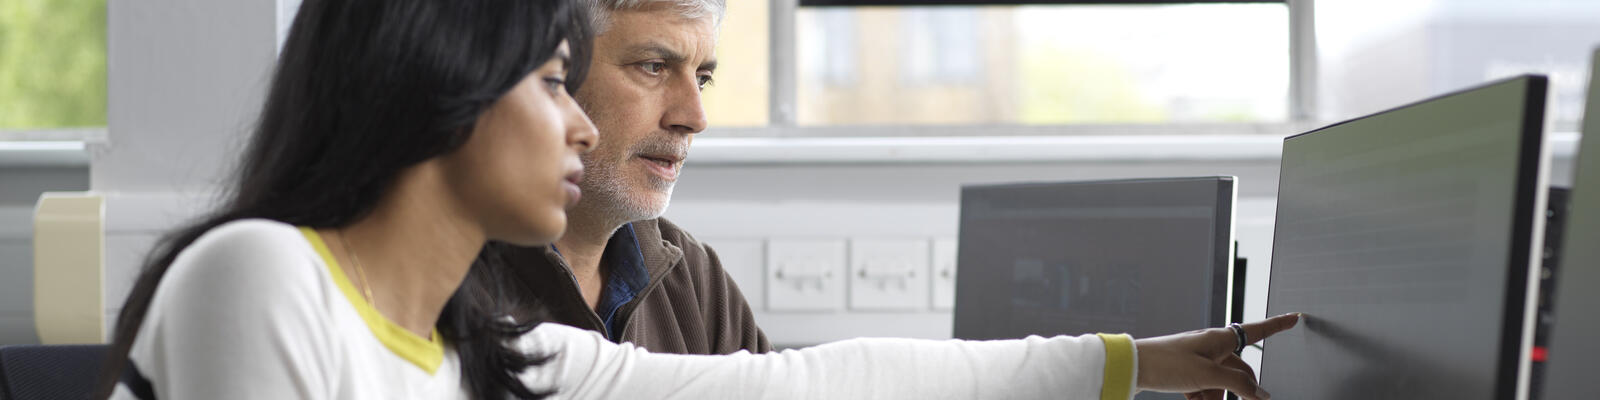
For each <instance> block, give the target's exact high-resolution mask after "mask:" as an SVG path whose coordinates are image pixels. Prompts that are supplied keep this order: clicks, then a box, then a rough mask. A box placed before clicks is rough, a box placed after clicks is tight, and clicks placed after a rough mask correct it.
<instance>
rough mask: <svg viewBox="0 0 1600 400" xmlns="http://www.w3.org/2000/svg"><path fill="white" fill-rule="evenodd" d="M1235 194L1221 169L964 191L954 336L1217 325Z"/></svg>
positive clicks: (1148, 331)
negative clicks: (1215, 173) (1197, 174)
mask: <svg viewBox="0 0 1600 400" xmlns="http://www.w3.org/2000/svg"><path fill="white" fill-rule="evenodd" d="M1234 198H1235V192H1234V179H1233V178H1232V177H1204V178H1175V179H1141V180H1118V181H1094V182H1066V183H1035V184H1013V185H992V186H968V187H964V188H962V190H961V226H960V231H961V237H960V241H959V245H958V246H959V249H958V251H957V254H958V255H957V261H956V277H957V279H956V304H955V327H954V328H955V329H954V333H955V337H957V338H962V339H1001V338H1020V337H1025V336H1028V335H1041V336H1050V335H1062V334H1071V335H1076V334H1084V333H1095V332H1126V333H1130V334H1133V335H1135V336H1138V337H1146V336H1155V335H1162V334H1170V333H1175V332H1182V331H1188V330H1193V329H1200V328H1205V327H1211V326H1218V325H1221V324H1222V323H1223V321H1224V318H1225V313H1226V310H1227V308H1226V306H1227V299H1228V296H1227V294H1228V287H1227V285H1228V282H1229V276H1228V272H1229V268H1228V267H1229V265H1230V263H1231V260H1232V259H1233V254H1232V247H1231V246H1232V241H1233V238H1232V236H1233V200H1234ZM1179 398H1181V396H1179Z"/></svg>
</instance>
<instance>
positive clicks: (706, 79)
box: [700, 75, 716, 90]
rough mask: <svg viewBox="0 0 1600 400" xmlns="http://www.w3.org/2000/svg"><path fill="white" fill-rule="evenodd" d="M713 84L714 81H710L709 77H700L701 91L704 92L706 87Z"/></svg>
mask: <svg viewBox="0 0 1600 400" xmlns="http://www.w3.org/2000/svg"><path fill="white" fill-rule="evenodd" d="M713 83H716V80H713V79H711V75H700V89H701V90H704V89H705V88H706V86H711V85H712V84H713Z"/></svg>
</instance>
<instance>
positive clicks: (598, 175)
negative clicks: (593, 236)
mask: <svg viewBox="0 0 1600 400" xmlns="http://www.w3.org/2000/svg"><path fill="white" fill-rule="evenodd" d="M585 161H588V160H585ZM624 179H626V178H625V177H623V176H622V174H619V173H617V168H616V166H615V165H604V166H601V165H593V164H591V163H589V162H584V177H583V181H582V182H581V183H582V184H581V185H580V188H582V189H583V200H581V201H579V202H578V205H577V207H575V208H573V210H572V214H573V215H572V217H573V218H569V221H568V222H569V223H572V224H584V225H590V226H593V227H597V228H601V229H606V230H615V229H617V228H620V227H622V225H623V224H626V223H629V222H634V221H643V220H647V219H651V218H656V217H660V216H661V215H662V214H665V213H666V212H667V204H668V203H670V202H671V200H672V187H673V184H674V183H675V182H666V181H662V180H659V179H649V180H650V183H651V184H653V185H654V186H656V187H655V188H654V190H660V191H662V192H665V193H666V199H665V200H663V201H662V202H661V204H648V203H649V202H650V201H649V197H650V196H645V195H641V194H640V193H636V192H632V191H629V190H628V189H627V188H628V186H629V185H628V184H627V182H625V181H624ZM647 190H649V189H647Z"/></svg>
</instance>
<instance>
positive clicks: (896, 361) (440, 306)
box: [100, 0, 1295, 400]
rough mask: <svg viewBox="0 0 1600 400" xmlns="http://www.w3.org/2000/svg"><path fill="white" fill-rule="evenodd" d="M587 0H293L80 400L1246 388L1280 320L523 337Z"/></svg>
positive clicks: (550, 232)
mask: <svg viewBox="0 0 1600 400" xmlns="http://www.w3.org/2000/svg"><path fill="white" fill-rule="evenodd" d="M579 1H582V0H307V1H305V2H304V3H303V4H302V5H301V9H300V11H299V13H298V14H297V16H296V17H295V21H294V24H293V26H292V27H291V29H290V33H289V38H288V40H287V42H286V43H285V45H284V48H283V51H282V53H281V54H280V57H279V64H278V68H277V70H276V72H275V75H274V78H273V80H272V86H271V90H270V92H269V94H268V96H267V99H266V102H265V105H264V107H263V111H262V113H261V116H260V122H259V123H258V125H257V126H256V128H255V132H254V136H253V138H252V142H251V143H250V146H249V148H248V149H247V150H246V153H245V157H244V159H243V160H242V161H241V164H240V168H239V176H238V177H237V179H238V180H237V182H236V186H234V187H232V188H230V189H231V190H230V192H229V197H228V199H227V201H226V202H225V203H224V205H223V206H222V207H221V208H220V209H219V210H218V211H216V212H215V213H213V214H212V215H210V216H208V217H205V218H203V219H201V220H200V221H199V222H197V223H195V224H193V225H190V226H188V227H185V228H183V229H180V230H178V231H177V232H175V233H173V234H172V235H170V236H168V237H167V238H166V239H165V240H164V241H163V242H162V244H160V245H159V246H157V248H156V249H155V250H154V251H153V252H152V253H151V257H150V259H149V261H148V263H147V265H146V266H145V269H144V270H143V271H142V273H141V275H140V276H139V279H138V281H137V282H136V283H135V286H134V288H133V291H132V292H131V293H130V294H129V296H128V299H127V301H126V302H125V304H124V307H123V310H122V313H121V314H120V316H119V318H118V320H117V324H116V330H115V332H114V338H113V340H114V346H113V347H112V352H111V360H109V362H108V364H107V371H108V373H107V374H106V376H105V378H104V379H103V382H102V386H101V394H100V397H108V396H109V397H112V398H119V399H125V398H141V399H153V398H164V399H191V398H194V399H212V398H229V399H239V398H264V399H282V398H341V399H397V398H417V399H457V398H481V399H498V398H507V397H515V398H538V397H545V396H549V395H552V394H553V395H555V396H558V397H567V398H629V399H633V398H666V397H672V398H735V399H744V398H758V397H760V398H872V399H882V398H915V399H923V398H1044V397H1048V398H1101V399H1119V400H1120V399H1128V398H1129V397H1130V396H1132V394H1133V393H1134V392H1137V391H1138V390H1140V389H1156V390H1168V391H1184V392H1193V393H1194V397H1196V398H1200V397H1204V398H1218V399H1220V394H1221V393H1220V392H1218V391H1215V390H1209V389H1217V388H1224V387H1226V388H1228V389H1230V390H1233V391H1236V392H1239V393H1240V394H1242V395H1244V397H1246V398H1248V399H1251V400H1259V399H1263V398H1265V397H1266V395H1265V394H1264V393H1263V392H1261V391H1260V389H1259V388H1258V387H1257V386H1256V384H1255V381H1254V378H1253V375H1252V374H1250V373H1249V366H1247V365H1245V364H1244V363H1243V361H1240V360H1239V359H1238V357H1236V356H1234V355H1232V354H1231V352H1232V351H1236V350H1237V349H1238V348H1239V347H1243V346H1244V344H1245V343H1248V342H1252V341H1255V340H1260V339H1262V338H1265V337H1266V336H1268V335H1271V334H1272V333H1274V332H1277V331H1280V330H1283V329H1287V328H1289V327H1290V326H1292V325H1293V324H1294V321H1295V317H1294V316H1285V317H1279V318H1274V319H1269V320H1267V321H1263V322H1260V323H1255V324H1249V325H1245V326H1240V327H1234V328H1232V329H1212V330H1207V331H1198V332H1191V333H1188V334H1181V335H1173V336H1165V337H1159V338H1154V339H1144V340H1139V341H1137V342H1134V341H1133V340H1132V339H1131V338H1129V337H1128V336H1126V335H1085V336H1080V337H1065V336H1062V337H1054V338H1038V337H1033V338H1028V339H1024V340H1009V341H991V342H962V341H922V340H905V339H873V340H852V341H845V342H839V343H833V344H828V345H823V346H818V347H815V348H811V349H806V350H801V351H786V352H782V353H772V354H763V355H753V354H749V353H738V354H734V355H729V356H683V355H658V354H650V353H648V352H646V351H644V350H641V349H638V348H635V347H633V346H631V345H628V344H621V345H619V344H614V343H611V342H608V341H606V340H605V338H604V337H601V336H599V335H598V334H596V333H594V332H589V331H584V330H580V329H576V328H571V327H566V326H561V325H557V324H542V323H541V322H542V321H543V320H542V319H541V316H540V315H538V314H537V313H519V312H518V311H516V310H537V309H538V308H537V307H536V306H529V304H524V303H523V302H525V301H528V300H526V299H523V298H520V297H518V296H517V295H516V293H515V292H514V291H507V290H504V289H505V286H504V285H503V283H502V282H503V279H502V276H504V275H505V272H506V268H508V267H507V266H506V265H505V264H504V263H503V262H501V260H499V257H498V254H497V253H496V252H495V251H494V249H495V248H496V246H495V245H486V244H488V243H490V242H491V241H496V242H504V243H511V244H517V245H524V246H531V245H541V244H547V243H550V242H551V241H553V240H554V239H556V238H557V237H558V236H559V235H560V234H561V232H562V231H563V229H564V228H565V225H566V216H565V214H564V209H565V208H566V207H567V206H569V205H571V204H572V203H575V202H576V201H577V200H578V198H579V196H580V193H579V192H578V189H577V186H576V183H577V182H578V180H580V179H581V175H582V174H581V169H582V167H581V164H580V163H579V161H578V158H577V156H578V154H580V153H581V152H584V151H587V150H588V149H590V148H592V147H593V146H594V144H595V142H596V140H598V138H597V137H596V133H595V129H594V127H593V125H592V124H591V123H590V122H589V120H588V119H587V118H586V117H585V116H584V115H583V113H582V111H581V110H579V109H578V107H577V105H576V103H575V102H574V101H573V99H572V97H571V96H570V95H569V94H568V92H567V90H569V89H570V90H576V88H577V87H578V85H579V83H581V82H582V80H583V77H584V71H585V68H586V67H587V65H588V62H589V52H588V50H589V28H588V26H587V23H588V19H587V18H586V16H585V15H583V14H584V9H585V7H584V5H583V4H582V3H579Z"/></svg>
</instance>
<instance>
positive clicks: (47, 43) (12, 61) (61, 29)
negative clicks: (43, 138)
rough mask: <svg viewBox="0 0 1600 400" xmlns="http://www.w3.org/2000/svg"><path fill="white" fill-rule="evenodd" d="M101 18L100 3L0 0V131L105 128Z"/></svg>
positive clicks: (102, 7) (87, 0)
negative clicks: (2, 0)
mask: <svg viewBox="0 0 1600 400" xmlns="http://www.w3.org/2000/svg"><path fill="white" fill-rule="evenodd" d="M105 21H106V3H105V0H6V1H4V2H0V131H38V130H53V129H60V128H72V127H99V126H105V124H106V22H105ZM5 139H16V137H11V136H7V137H6V138H5Z"/></svg>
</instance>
